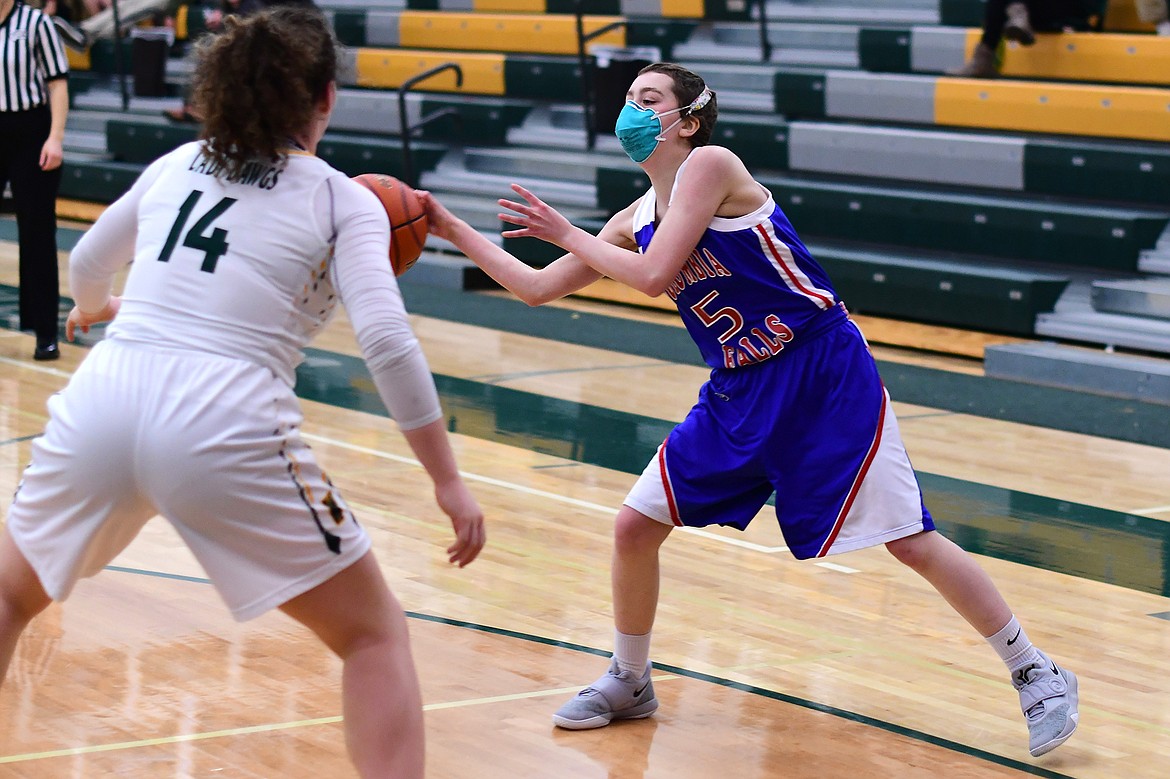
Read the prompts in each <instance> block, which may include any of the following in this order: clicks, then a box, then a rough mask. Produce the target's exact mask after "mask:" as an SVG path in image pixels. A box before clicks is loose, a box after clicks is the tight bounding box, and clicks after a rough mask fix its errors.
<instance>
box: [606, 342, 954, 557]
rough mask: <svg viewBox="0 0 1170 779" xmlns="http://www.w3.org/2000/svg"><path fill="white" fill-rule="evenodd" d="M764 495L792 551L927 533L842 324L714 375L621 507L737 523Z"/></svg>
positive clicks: (866, 355)
mask: <svg viewBox="0 0 1170 779" xmlns="http://www.w3.org/2000/svg"><path fill="white" fill-rule="evenodd" d="M773 492H775V495H776V518H777V520H778V521H779V523H780V529H781V532H782V533H783V534H784V540H785V543H786V544H787V546H788V548H789V550H790V551H791V552H792V554H793V555H794V556H795V557H797V558H799V559H805V558H810V557H824V556H825V555H828V554H838V553H841V552H847V551H850V550H853V549H862V548H864V547H868V546H874V545H876V544H882V543H886V542H888V541H893V540H895V539H898V538H903V537H905V536H909V535H914V534H915V533H920V532H922V531H924V530H933V529H934V522H933V520H932V519H931V516H930V512H928V511H927V509H926V506H925V505H924V504H923V501H922V491H921V489H920V488H919V485H918V479H917V477H916V476H915V475H914V470H913V468H912V467H911V465H910V459H909V457H908V456H907V454H906V449H905V447H904V446H903V444H902V436H901V434H900V433H899V431H898V422H897V419H895V417H894V411H893V409H892V408H891V407H890V397H889V394H888V393H887V392H886V390H885V387H884V386H883V385H882V382H881V378H880V377H879V376H878V372H877V365H876V364H875V362H874V360H873V356H872V355H871V354H870V352H869V347H868V346H867V345H866V343H865V338H864V337H863V336H862V335H861V332H860V331H859V330H858V329H857V327H856V326H855V325H854V324H853V323H852V322H850V321H848V320H845V319H842V321H841V323H840V324H839V325H836V326H834V327H831V328H830V329H828V330H825V331H822V332H820V333H818V334H816V335H814V336H813V337H812V339H811V340H808V341H805V342H803V343H801V344H800V345H799V347H796V348H790V349H786V350H785V351H784V352H783V353H782V354H780V355H777V356H776V357H774V358H772V359H770V360H766V361H764V362H762V363H758V364H756V365H751V366H746V367H741V368H734V369H716V370H714V371H712V372H711V378H710V380H709V381H708V382H707V383H706V384H704V385H703V387H702V389H701V390H700V392H699V399H698V402H697V403H696V404H695V406H694V408H692V409H691V411H690V412H689V413H688V414H687V417H686V419H684V420H683V421H682V423H680V424H679V425H678V426H677V427H675V428H674V430H672V431H671V433H670V435H669V436H667V439H666V441H664V442H663V444H662V445H661V446H660V447H659V448H658V453H657V455H656V456H655V457H654V459H653V460H651V461H650V463H649V465H647V466H646V470H645V471H644V472H643V473H642V476H641V477H640V478H639V479H638V481H637V483H636V484H635V485H634V487H633V489H632V490H631V491H630V493H629V495H628V496H627V497H626V500H625V504H626V505H627V506H629V507H630V508H633V509H635V510H636V511H639V512H641V513H643V514H645V515H646V516H648V517H651V518H652V519H656V520H658V521H659V522H664V523H666V524H672V525H677V526H680V527H681V526H685V527H705V526H708V525H726V526H730V527H735V528H738V529H740V530H743V529H745V528H746V527H747V526H748V524H749V523H750V522H751V521H752V519H754V518H755V516H756V515H757V514H758V513H759V511H760V509H761V508H762V507H763V506H764V505H765V503H766V502H767V500H768V498H769V497H770V496H771V495H772V494H773Z"/></svg>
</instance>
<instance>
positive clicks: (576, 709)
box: [553, 661, 658, 730]
mask: <svg viewBox="0 0 1170 779" xmlns="http://www.w3.org/2000/svg"><path fill="white" fill-rule="evenodd" d="M650 671H651V668H650V667H649V666H647V668H646V673H644V674H642V676H641V677H636V676H634V675H633V674H632V673H630V672H629V671H620V672H619V671H618V667H617V662H616V661H611V662H610V664H609V671H608V672H607V673H606V674H605V676H603V677H601V678H600V679H598V680H597V681H596V682H594V683H593V684H591V685H590V686H588V687H586V688H585V689H584V690H582V691H581V692H579V693H577V695H576V696H574V697H573V699H572V700H570V701H569V702H568V703H566V704H565V705H564V706H562V707H561V708H559V709H557V713H556V714H554V715H553V724H554V725H556V726H557V727H561V728H566V729H567V730H589V729H591V728H602V727H605V726H606V725H608V724H609V723H610V722H611V721H612V720H615V719H641V718H642V717H649V716H650V715H651V714H653V713H654V711H655V710H656V709H657V708H658V699H657V698H655V697H654V685H653V683H651V681H650Z"/></svg>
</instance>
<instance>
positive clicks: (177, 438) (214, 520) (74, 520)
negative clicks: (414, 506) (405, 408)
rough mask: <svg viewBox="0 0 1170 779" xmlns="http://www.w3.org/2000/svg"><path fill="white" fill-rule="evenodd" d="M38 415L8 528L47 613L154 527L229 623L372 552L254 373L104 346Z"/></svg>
mask: <svg viewBox="0 0 1170 779" xmlns="http://www.w3.org/2000/svg"><path fill="white" fill-rule="evenodd" d="M48 405H49V411H50V419H49V423H48V425H47V427H46V428H45V434H44V436H42V437H40V438H38V439H36V440H35V441H34V442H33V447H32V462H31V464H30V465H29V466H28V468H27V469H26V470H25V472H24V476H23V479H22V480H21V483H20V485H19V486H18V488H17V492H16V495H15V497H14V499H13V503H12V507H11V509H10V511H9V513H8V529H9V532H10V533H11V534H12V537H13V539H14V540H15V542H16V544H17V546H18V547H19V548H20V550H21V551H22V552H23V553H24V555H25V556H26V557H27V558H28V560H29V562H30V563H31V564H32V567H33V569H34V570H35V571H36V573H37V576H38V577H39V578H40V580H41V584H42V586H44V588H45V590H46V591H47V592H48V594H49V595H50V596H52V597H53V598H54V599H56V600H63V599H64V598H66V597H67V596H68V595H69V593H70V591H71V590H72V589H73V586H74V585H75V584H76V582H77V580H78V579H79V578H81V577H85V576H93V575H94V574H96V573H97V572H98V571H100V570H101V569H102V568H103V567H105V566H106V565H107V564H109V562H110V561H111V560H112V559H113V558H114V557H115V556H117V555H118V554H119V553H120V552H121V551H122V550H123V549H124V548H125V547H126V545H127V544H129V543H130V541H131V540H132V539H133V538H134V536H135V535H136V534H137V533H138V531H139V530H140V529H141V528H142V526H143V524H145V523H146V521H147V520H148V519H150V518H151V517H153V516H154V515H156V514H161V515H163V516H164V517H166V518H167V519H168V520H169V521H170V522H171V523H172V524H173V525H174V527H175V528H176V530H177V531H178V532H179V534H180V535H181V536H182V538H183V540H184V541H185V542H186V544H187V545H188V546H189V547H190V548H191V551H192V552H193V553H194V554H195V557H196V558H197V559H198V560H199V563H200V564H201V565H202V566H203V568H204V570H206V571H207V575H208V577H209V578H210V579H211V581H212V583H213V584H214V585H215V587H216V589H217V590H218V592H219V594H220V596H221V597H222V598H223V600H224V601H225V602H226V603H227V605H228V607H229V608H230V609H231V611H232V614H233V615H234V616H235V618H236V619H238V620H241V621H243V620H247V619H251V618H253V617H256V616H259V615H260V614H262V613H264V612H265V611H267V610H269V609H271V608H273V607H276V606H279V605H280V604H282V603H284V602H285V601H287V600H289V599H291V598H293V597H296V596H297V595H300V594H302V593H304V592H306V591H307V590H309V589H312V588H313V587H315V586H316V585H318V584H321V583H323V582H325V581H326V580H328V579H329V578H331V577H332V576H334V575H335V574H337V573H338V572H340V571H342V570H344V569H345V568H347V567H348V566H350V565H352V564H353V563H354V562H356V561H357V560H358V559H359V558H361V557H362V556H363V555H364V554H365V553H366V552H367V551H368V550H369V548H370V539H369V537H368V536H367V535H366V532H365V530H364V529H363V528H362V527H361V526H360V525H359V524H358V523H357V520H356V519H355V518H354V516H353V513H352V512H351V511H350V510H349V508H348V506H347V505H346V504H345V501H344V500H342V498H341V495H340V494H339V493H338V491H337V489H336V488H335V487H334V486H333V485H332V484H331V483H330V481H329V479H328V477H327V476H326V475H325V473H324V472H322V470H321V468H320V467H319V466H318V465H317V462H316V460H315V459H314V457H313V453H312V451H311V450H310V449H309V447H308V446H307V445H306V444H305V443H304V442H303V441H302V440H301V438H300V433H299V431H300V424H301V421H302V415H301V411H300V407H299V404H298V403H297V399H296V396H295V395H294V394H293V392H292V390H291V388H289V386H288V385H287V384H285V383H284V382H282V381H281V380H279V379H278V378H276V377H275V376H274V375H273V374H272V372H271V371H269V370H267V369H265V368H263V367H260V366H259V365H257V364H255V363H251V362H247V361H244V360H235V359H231V358H226V357H218V356H215V355H210V354H201V353H197V352H191V351H177V350H176V351H168V350H162V349H156V348H153V347H149V346H143V345H137V344H125V343H118V342H116V341H104V342H102V343H100V344H98V345H97V346H96V347H94V349H93V350H92V353H91V354H90V355H89V356H88V357H87V358H86V360H85V361H84V362H83V363H82V365H81V367H80V368H78V370H77V372H76V373H75V374H74V376H73V377H72V379H71V380H70V382H69V385H68V386H67V387H66V388H65V389H64V390H63V391H62V392H60V393H58V394H56V395H54V396H53V397H52V398H50V400H49V404H48Z"/></svg>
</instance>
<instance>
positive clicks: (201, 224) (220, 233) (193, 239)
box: [158, 189, 236, 273]
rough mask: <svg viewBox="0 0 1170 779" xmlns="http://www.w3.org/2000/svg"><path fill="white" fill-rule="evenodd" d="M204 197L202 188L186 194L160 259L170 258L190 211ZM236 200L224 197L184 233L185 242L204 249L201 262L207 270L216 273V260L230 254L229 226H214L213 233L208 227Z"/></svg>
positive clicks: (206, 271) (192, 246)
mask: <svg viewBox="0 0 1170 779" xmlns="http://www.w3.org/2000/svg"><path fill="white" fill-rule="evenodd" d="M201 197H203V193H202V192H201V191H199V190H198V189H195V190H192V191H191V194H190V195H187V199H186V200H184V201H183V205H181V206H179V215H178V216H177V217H176V218H175V223H174V224H173V225H171V232H170V234H169V235H167V242H166V244H165V245H164V246H163V249H162V252H160V253H159V255H158V261H159V262H169V261H170V259H171V254H172V253H173V252H174V251H175V244H176V243H178V241H179V234H180V233H182V232H183V228H184V227H185V226H186V224H187V220H188V219H190V218H191V212H192V211H194V210H195V205H196V204H197V203H198V202H199V198H201ZM235 202H236V198H234V197H225V198H223V199H222V200H220V201H219V202H218V203H216V204H215V205H214V206H212V207H211V209H210V210H209V211H208V212H207V213H206V214H204V215H203V216H202V217H200V218H199V221H197V222H196V223H195V224H193V225H191V229H190V230H188V231H187V234H186V235H185V236H183V245H184V246H189V247H191V248H192V249H197V250H198V251H201V252H203V264H202V265H200V266H199V270H201V271H203V272H204V273H215V264H216V263H217V262H219V258H220V257H222V256H224V255H225V254H227V250H228V242H227V230H224V229H223V228H221V227H216V228H214V229H212V230H211V232H210V234H209V233H208V232H207V231H208V229H209V228H211V223H212V222H214V221H215V220H216V219H219V218H220V217H221V216H223V214H224V212H225V211H227V210H228V209H229V208H231V207H232V205H233V204H234V203H235Z"/></svg>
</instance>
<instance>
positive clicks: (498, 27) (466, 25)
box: [398, 11, 626, 54]
mask: <svg viewBox="0 0 1170 779" xmlns="http://www.w3.org/2000/svg"><path fill="white" fill-rule="evenodd" d="M620 21H622V17H620V16H585V17H584V18H583V25H584V28H585V32H586V33H590V32H594V31H596V30H600V29H601V28H603V27H605V26H606V25H609V24H613V23H615V22H620ZM398 39H399V43H400V45H402V46H409V47H414V48H420V49H461V50H474V51H505V52H515V53H524V54H576V53H577V18H576V17H575V16H573V15H570V14H482V13H480V14H476V13H446V12H435V11H403V12H402V13H400V14H399V15H398ZM593 44H606V45H610V46H625V45H626V31H625V28H618V29H616V30H610V31H609V32H607V33H604V34H603V35H600V36H598V37H597V38H594V39H593V40H592V41H590V45H593Z"/></svg>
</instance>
